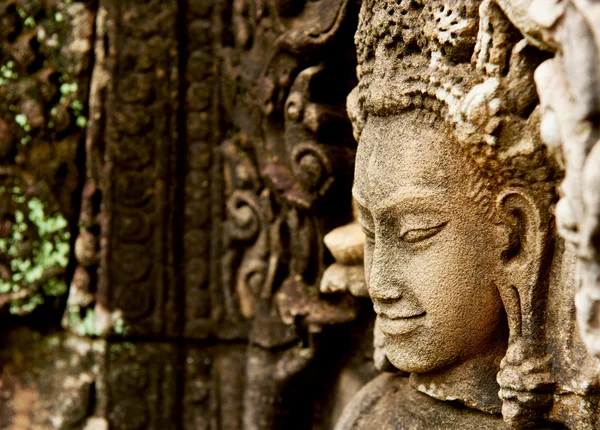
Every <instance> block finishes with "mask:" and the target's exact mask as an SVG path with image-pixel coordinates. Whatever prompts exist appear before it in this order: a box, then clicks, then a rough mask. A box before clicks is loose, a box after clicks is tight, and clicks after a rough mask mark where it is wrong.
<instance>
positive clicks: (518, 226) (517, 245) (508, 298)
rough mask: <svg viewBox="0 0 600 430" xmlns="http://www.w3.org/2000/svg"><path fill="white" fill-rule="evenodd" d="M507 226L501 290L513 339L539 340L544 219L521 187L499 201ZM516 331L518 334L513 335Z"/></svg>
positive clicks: (544, 237) (506, 193) (507, 191)
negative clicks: (538, 305) (536, 305)
mask: <svg viewBox="0 0 600 430" xmlns="http://www.w3.org/2000/svg"><path fill="white" fill-rule="evenodd" d="M496 206H497V209H498V211H499V213H500V216H501V217H502V221H503V223H504V225H505V227H506V232H507V235H508V236H507V240H506V246H505V249H503V250H502V262H501V264H502V269H501V275H500V278H501V279H500V280H499V284H500V285H498V287H499V288H500V294H501V296H502V299H503V300H505V306H506V312H507V315H508V318H509V324H510V328H511V337H514V336H515V335H516V336H522V337H525V338H527V339H530V340H532V339H534V338H537V337H538V335H539V333H537V332H538V330H539V321H534V320H533V318H534V315H536V312H534V305H535V303H536V302H537V301H538V299H540V298H541V297H537V296H538V295H539V294H543V291H540V290H541V289H540V288H539V284H540V283H543V280H542V278H543V274H542V266H543V256H544V249H545V243H546V234H547V231H546V225H547V222H546V220H545V217H544V216H543V215H542V213H541V211H540V209H539V206H538V205H537V203H536V202H535V200H534V199H533V198H532V197H531V196H530V195H529V194H528V193H526V192H525V191H523V190H521V189H519V188H509V189H507V190H504V191H502V192H501V193H500V194H499V196H498V199H497V201H496ZM515 330H516V333H515V332H514V331H515Z"/></svg>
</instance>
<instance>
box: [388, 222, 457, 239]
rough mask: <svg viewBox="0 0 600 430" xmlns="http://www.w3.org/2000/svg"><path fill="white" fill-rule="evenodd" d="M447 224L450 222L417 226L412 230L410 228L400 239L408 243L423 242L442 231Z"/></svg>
mask: <svg viewBox="0 0 600 430" xmlns="http://www.w3.org/2000/svg"><path fill="white" fill-rule="evenodd" d="M446 224H448V222H443V223H442V224H439V225H436V226H434V227H428V228H415V229H412V230H408V231H407V232H406V233H404V234H403V235H402V236H401V237H400V239H402V240H403V241H404V242H406V243H417V242H421V241H423V240H425V239H429V238H430V237H433V236H435V235H436V234H438V233H439V232H440V231H442V229H443V228H444V227H445V226H446Z"/></svg>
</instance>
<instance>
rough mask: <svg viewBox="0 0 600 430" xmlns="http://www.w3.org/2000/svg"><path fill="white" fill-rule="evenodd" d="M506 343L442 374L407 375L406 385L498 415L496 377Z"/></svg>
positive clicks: (441, 398)
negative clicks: (408, 377) (408, 378)
mask: <svg viewBox="0 0 600 430" xmlns="http://www.w3.org/2000/svg"><path fill="white" fill-rule="evenodd" d="M505 353H506V343H505V342H503V343H502V344H498V345H497V346H496V347H495V348H492V349H490V350H488V351H487V352H486V353H485V354H482V355H478V356H476V357H474V358H471V359H469V360H467V361H463V362H461V363H459V364H456V365H454V366H452V367H449V368H445V369H444V370H442V371H438V372H430V373H420V374H417V373H411V375H410V384H411V386H412V387H413V388H415V389H416V390H418V391H420V392H422V393H424V394H427V395H429V396H431V397H434V398H436V399H439V400H445V401H458V402H460V403H463V404H465V405H466V406H469V407H471V408H474V409H478V410H480V411H483V412H487V413H490V414H499V413H500V412H501V409H502V401H501V400H500V398H499V397H498V391H499V389H500V387H499V386H498V382H497V381H496V375H497V374H498V371H499V370H500V360H502V357H503V356H504V355H505Z"/></svg>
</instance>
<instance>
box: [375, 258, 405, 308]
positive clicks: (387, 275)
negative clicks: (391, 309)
mask: <svg viewBox="0 0 600 430" xmlns="http://www.w3.org/2000/svg"><path fill="white" fill-rule="evenodd" d="M382 254H385V253H382V252H381V251H379V250H375V252H374V254H373V259H372V261H371V270H370V273H369V280H368V281H369V282H368V287H369V295H370V296H371V299H372V300H373V301H377V302H380V303H392V302H397V301H398V300H400V299H401V298H402V280H401V279H399V273H398V267H395V268H394V266H395V264H394V262H393V261H391V260H393V258H391V255H390V254H388V255H382Z"/></svg>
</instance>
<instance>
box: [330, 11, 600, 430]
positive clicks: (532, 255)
mask: <svg viewBox="0 0 600 430" xmlns="http://www.w3.org/2000/svg"><path fill="white" fill-rule="evenodd" d="M509 3H510V2H498V4H497V3H495V2H491V1H484V2H481V3H480V2H472V1H460V0H459V1H431V2H420V1H400V2H392V1H382V0H371V1H364V2H363V3H362V8H361V11H360V16H359V25H358V30H357V33H356V36H355V42H356V44H357V53H358V64H359V65H358V68H357V70H358V78H359V83H358V86H357V87H356V88H355V89H354V90H353V91H352V93H351V94H350V96H349V98H348V112H349V116H350V118H351V120H352V121H353V128H354V134H355V138H356V139H357V142H358V150H357V156H356V167H355V179H354V189H353V194H354V198H355V200H356V202H357V207H358V220H359V222H360V224H361V225H362V228H363V231H364V233H365V235H366V243H365V252H364V262H365V279H366V283H367V287H368V291H369V295H370V297H371V299H372V301H373V306H374V309H375V312H376V313H377V326H378V328H379V329H380V330H381V332H382V333H383V334H384V346H383V349H384V351H385V354H386V356H387V358H388V359H389V361H390V362H391V364H392V365H394V366H395V367H396V368H397V369H399V370H401V371H405V372H409V373H410V376H409V377H408V378H407V377H404V376H400V375H397V374H393V373H384V374H382V375H380V376H379V377H377V378H376V379H375V380H373V381H372V382H371V383H370V384H368V385H367V386H366V387H364V388H363V389H362V390H361V391H360V392H359V393H358V394H357V396H356V397H355V398H354V400H353V401H352V403H351V404H350V405H349V406H348V407H347V408H346V410H345V412H344V414H343V415H342V417H341V419H340V420H339V422H338V426H337V428H338V429H340V430H342V429H371V428H406V429H413V428H505V427H506V426H509V427H524V426H533V427H535V428H548V427H549V426H551V425H555V424H550V423H557V425H559V427H560V426H561V425H566V426H568V427H570V428H594V423H595V421H596V419H597V413H596V412H595V411H594V410H595V408H593V407H592V406H591V405H592V404H595V403H594V402H596V401H597V400H594V398H593V396H592V395H591V394H590V393H591V391H592V389H593V388H592V387H593V386H594V384H593V380H594V372H593V371H592V370H590V369H592V368H593V364H592V361H591V357H589V356H588V355H587V354H586V352H585V350H584V349H583V347H582V343H581V340H580V339H579V337H578V335H577V333H576V330H575V326H574V320H573V317H572V313H573V305H572V294H573V291H572V290H573V253H572V250H569V249H566V248H565V246H564V244H563V242H562V240H561V239H560V238H559V236H558V235H557V234H556V231H555V228H554V218H553V211H554V205H555V202H556V200H557V197H556V192H555V186H556V184H557V183H558V181H559V180H560V176H561V172H560V169H559V168H558V166H557V164H556V163H555V162H554V161H553V159H552V157H551V154H549V153H548V152H547V151H546V149H545V147H544V145H543V144H542V142H541V139H540V138H539V134H538V130H539V123H540V108H539V106H538V99H537V93H536V90H535V85H534V81H533V74H534V70H535V68H536V66H537V65H539V64H540V63H541V62H542V61H543V60H545V59H546V58H548V54H547V53H545V52H544V51H543V50H540V49H539V46H538V45H536V43H535V41H536V40H537V39H535V37H533V36H531V35H529V34H527V33H520V32H519V31H518V30H517V27H516V26H517V25H518V24H519V23H520V22H517V23H513V22H512V21H511V20H512V19H513V18H514V17H515V16H520V15H518V14H517V15H514V13H512V12H514V10H517V9H518V10H521V9H522V8H524V6H523V5H522V4H520V3H519V2H515V4H516V6H515V8H513V9H511V8H510V7H507V5H508V6H510V4H509ZM504 9H507V10H508V11H509V12H508V13H507V12H504ZM511 13H512V14H511ZM524 34H525V36H524ZM574 398H576V399H577V402H579V403H578V406H577V407H575V405H574V404H573V403H571V404H569V402H572V401H573V399H574ZM583 405H587V406H586V407H587V410H586V408H585V407H582V406H583ZM575 423H576V424H575Z"/></svg>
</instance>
